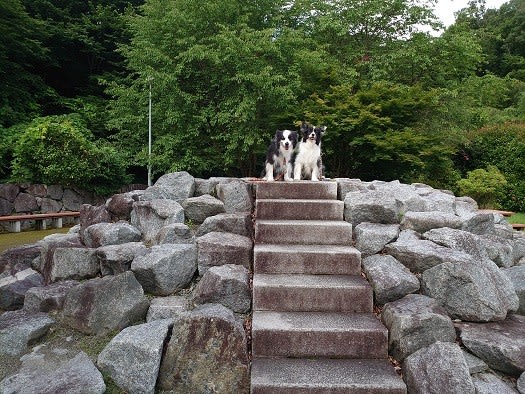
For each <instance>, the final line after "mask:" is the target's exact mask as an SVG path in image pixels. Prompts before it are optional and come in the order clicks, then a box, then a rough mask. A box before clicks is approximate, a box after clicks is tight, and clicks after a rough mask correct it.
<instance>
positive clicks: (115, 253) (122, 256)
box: [96, 242, 148, 276]
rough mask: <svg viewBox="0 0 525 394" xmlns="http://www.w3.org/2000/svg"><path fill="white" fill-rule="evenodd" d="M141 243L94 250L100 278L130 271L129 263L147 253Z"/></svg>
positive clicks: (128, 243) (146, 249) (109, 246)
mask: <svg viewBox="0 0 525 394" xmlns="http://www.w3.org/2000/svg"><path fill="white" fill-rule="evenodd" d="M147 251H148V248H147V247H146V245H144V244H143V243H142V242H127V243H125V244H120V245H108V246H102V247H100V248H98V249H97V250H96V256H97V259H98V262H99V264H100V272H101V274H102V276H106V275H117V274H121V273H123V272H125V271H129V270H130V269H131V262H132V261H133V259H134V258H135V257H137V256H141V255H143V254H145V253H147Z"/></svg>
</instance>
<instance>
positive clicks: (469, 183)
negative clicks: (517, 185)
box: [458, 166, 507, 208]
mask: <svg viewBox="0 0 525 394" xmlns="http://www.w3.org/2000/svg"><path fill="white" fill-rule="evenodd" d="M506 186H507V180H506V179H505V176H504V175H503V174H502V173H501V172H500V170H498V168H497V167H495V166H488V167H487V169H486V170H485V169H483V168H478V169H475V170H474V171H470V172H468V174H467V177H466V178H463V179H460V180H459V181H458V188H459V191H460V193H461V194H463V195H467V196H470V197H472V198H473V199H474V200H476V201H477V202H478V205H479V207H480V208H500V205H499V204H498V200H500V199H501V197H502V195H503V192H504V189H505V187H506Z"/></svg>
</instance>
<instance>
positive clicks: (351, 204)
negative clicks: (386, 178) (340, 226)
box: [344, 190, 402, 227]
mask: <svg viewBox="0 0 525 394" xmlns="http://www.w3.org/2000/svg"><path fill="white" fill-rule="evenodd" d="M344 202H345V208H344V217H345V220H346V221H347V222H350V223H352V225H353V226H354V227H355V226H357V225H358V224H360V223H363V222H372V223H382V224H398V223H399V222H400V221H401V212H402V203H401V202H400V201H398V200H397V199H396V198H395V197H394V195H392V194H391V193H388V192H384V191H377V190H371V191H367V192H365V193H363V192H349V193H347V194H346V197H345V199H344Z"/></svg>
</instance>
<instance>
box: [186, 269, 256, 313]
mask: <svg viewBox="0 0 525 394" xmlns="http://www.w3.org/2000/svg"><path fill="white" fill-rule="evenodd" d="M249 280H250V278H249V272H248V270H247V269H246V268H244V267H243V266H241V265H234V264H226V265H222V266H219V267H211V268H210V269H209V270H207V271H206V273H205V274H204V275H203V277H202V279H201V280H200V282H199V283H198V284H197V287H196V289H195V295H194V297H193V302H194V303H195V304H206V303H209V304H221V305H224V306H225V307H227V308H229V309H231V310H232V311H234V312H237V313H247V312H248V311H249V310H250V307H251V301H252V294H251V291H250V284H249Z"/></svg>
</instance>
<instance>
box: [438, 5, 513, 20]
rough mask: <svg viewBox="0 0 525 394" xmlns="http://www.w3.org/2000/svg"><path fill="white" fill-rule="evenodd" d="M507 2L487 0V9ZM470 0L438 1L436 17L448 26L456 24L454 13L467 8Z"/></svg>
mask: <svg viewBox="0 0 525 394" xmlns="http://www.w3.org/2000/svg"><path fill="white" fill-rule="evenodd" d="M506 2H507V0H486V6H487V8H499V7H500V6H501V5H502V4H503V3H506ZM467 4H468V0H438V2H437V5H436V16H437V17H438V18H439V19H441V20H442V21H443V23H444V24H445V25H446V26H450V25H451V24H452V23H454V20H455V19H454V12H456V11H459V10H460V9H462V8H465V7H466V6H467Z"/></svg>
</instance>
